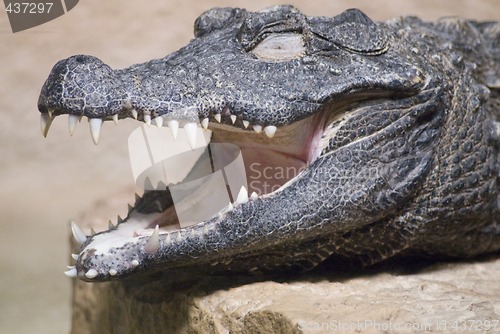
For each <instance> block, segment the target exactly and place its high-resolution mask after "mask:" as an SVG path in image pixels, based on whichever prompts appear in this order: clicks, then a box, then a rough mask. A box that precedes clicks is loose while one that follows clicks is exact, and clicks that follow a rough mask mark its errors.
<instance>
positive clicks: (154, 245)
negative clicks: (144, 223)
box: [144, 225, 160, 254]
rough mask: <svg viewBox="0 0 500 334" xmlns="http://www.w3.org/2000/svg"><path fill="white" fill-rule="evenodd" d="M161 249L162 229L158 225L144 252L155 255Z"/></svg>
mask: <svg viewBox="0 0 500 334" xmlns="http://www.w3.org/2000/svg"><path fill="white" fill-rule="evenodd" d="M158 249H160V228H159V226H158V225H156V227H155V229H154V231H153V234H151V236H150V237H149V240H148V242H147V244H146V245H144V250H145V251H146V253H149V254H153V253H156V252H157V251H158Z"/></svg>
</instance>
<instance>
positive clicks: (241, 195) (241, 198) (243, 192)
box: [234, 186, 248, 205]
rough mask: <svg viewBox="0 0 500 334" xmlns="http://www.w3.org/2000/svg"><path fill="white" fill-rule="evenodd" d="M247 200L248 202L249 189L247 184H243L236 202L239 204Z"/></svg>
mask: <svg viewBox="0 0 500 334" xmlns="http://www.w3.org/2000/svg"><path fill="white" fill-rule="evenodd" d="M246 202H248V191H247V188H245V186H241V189H240V192H239V193H238V197H237V198H236V201H235V202H234V204H236V205H238V204H243V203H246Z"/></svg>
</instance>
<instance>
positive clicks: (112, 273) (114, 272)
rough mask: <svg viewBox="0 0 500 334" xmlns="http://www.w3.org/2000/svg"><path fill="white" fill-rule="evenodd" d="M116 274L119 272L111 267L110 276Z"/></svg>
mask: <svg viewBox="0 0 500 334" xmlns="http://www.w3.org/2000/svg"><path fill="white" fill-rule="evenodd" d="M116 274H118V272H117V271H116V269H109V275H110V276H116Z"/></svg>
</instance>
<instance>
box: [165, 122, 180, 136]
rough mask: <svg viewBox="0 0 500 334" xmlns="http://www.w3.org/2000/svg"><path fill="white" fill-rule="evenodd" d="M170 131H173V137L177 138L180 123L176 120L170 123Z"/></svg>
mask: <svg viewBox="0 0 500 334" xmlns="http://www.w3.org/2000/svg"><path fill="white" fill-rule="evenodd" d="M167 125H168V127H169V129H170V131H172V137H174V139H175V138H177V132H178V130H179V122H178V121H176V120H174V119H173V120H171V121H168V123H167Z"/></svg>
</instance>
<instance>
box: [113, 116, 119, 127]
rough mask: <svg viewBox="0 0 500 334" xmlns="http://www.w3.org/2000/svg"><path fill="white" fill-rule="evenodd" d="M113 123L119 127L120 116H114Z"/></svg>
mask: <svg viewBox="0 0 500 334" xmlns="http://www.w3.org/2000/svg"><path fill="white" fill-rule="evenodd" d="M113 122H115V124H116V125H118V114H114V115H113Z"/></svg>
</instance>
